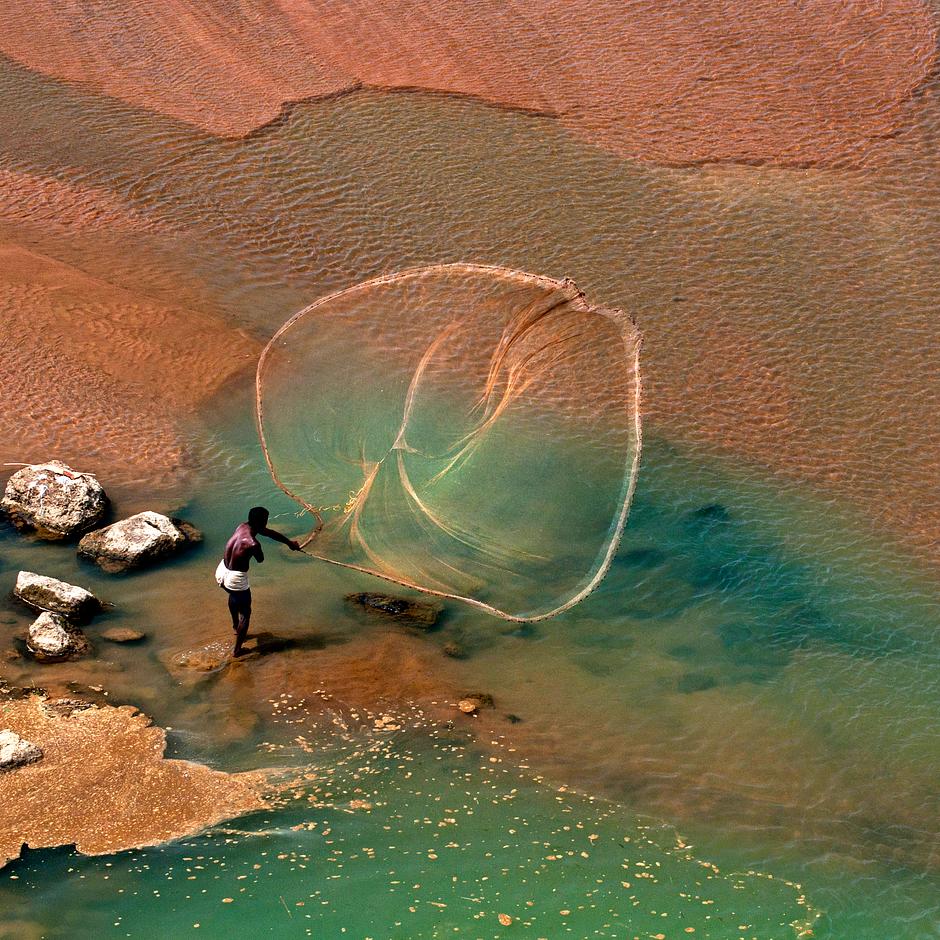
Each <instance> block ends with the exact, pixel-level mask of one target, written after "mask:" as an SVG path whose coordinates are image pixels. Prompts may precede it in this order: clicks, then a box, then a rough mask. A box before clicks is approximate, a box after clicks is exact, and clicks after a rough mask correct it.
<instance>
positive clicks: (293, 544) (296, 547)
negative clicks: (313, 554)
mask: <svg viewBox="0 0 940 940" xmlns="http://www.w3.org/2000/svg"><path fill="white" fill-rule="evenodd" d="M287 545H288V547H289V548H290V550H291V551H292V552H299V551H300V542H295V541H294V539H289V540H288V542H287Z"/></svg>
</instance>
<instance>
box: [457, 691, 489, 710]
mask: <svg viewBox="0 0 940 940" xmlns="http://www.w3.org/2000/svg"><path fill="white" fill-rule="evenodd" d="M461 698H465V699H469V700H470V701H471V702H476V703H477V708H493V706H494V705H495V704H496V702H495V701H494V700H493V696H492V695H490V693H489V692H464V694H463V695H462V696H461Z"/></svg>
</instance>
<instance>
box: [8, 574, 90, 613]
mask: <svg viewBox="0 0 940 940" xmlns="http://www.w3.org/2000/svg"><path fill="white" fill-rule="evenodd" d="M13 595H14V596H15V597H17V598H19V599H20V600H21V601H23V603H24V604H28V605H29V606H30V607H34V608H36V609H37V610H51V611H52V612H53V613H56V614H62V615H63V616H64V617H68V618H69V619H70V620H75V621H78V622H82V621H85V620H88V619H90V618H91V617H92V616H93V615H94V614H95V613H96V612H97V611H99V610H100V609H101V601H99V600H98V598H97V597H95V595H94V594H92V593H91V591H86V590H85V588H82V587H78V585H76V584H69V583H68V582H66V581H58V580H56V579H55V578H48V577H46V576H45V575H41V574H36V573H34V572H32V571H21V572H20V573H19V574H18V575H17V576H16V586H15V587H14V588H13Z"/></svg>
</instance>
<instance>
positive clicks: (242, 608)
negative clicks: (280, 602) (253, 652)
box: [232, 591, 251, 656]
mask: <svg viewBox="0 0 940 940" xmlns="http://www.w3.org/2000/svg"><path fill="white" fill-rule="evenodd" d="M233 596H237V597H238V626H237V628H236V630H235V648H234V649H233V650H232V655H233V656H237V655H238V654H239V653H240V652H241V649H242V643H244V642H245V637H247V636H248V623H249V621H250V620H251V591H237V592H236V593H235V594H234V595H233Z"/></svg>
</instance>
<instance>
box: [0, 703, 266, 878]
mask: <svg viewBox="0 0 940 940" xmlns="http://www.w3.org/2000/svg"><path fill="white" fill-rule="evenodd" d="M2 701H3V706H2V711H3V718H2V723H3V727H4V728H9V729H11V730H13V731H15V732H16V733H17V734H19V735H21V736H22V737H23V738H25V739H26V740H28V741H30V742H31V743H33V744H35V745H37V746H38V747H39V748H40V749H41V750H42V751H43V757H42V759H41V760H40V761H38V762H36V763H33V764H29V765H27V766H25V767H21V768H19V769H17V770H14V771H9V772H7V773H6V774H5V775H4V777H3V780H2V783H3V801H2V804H0V864H4V863H6V862H7V861H9V860H12V859H15V858H18V857H19V854H20V849H21V847H22V845H23V843H26V844H28V845H29V846H30V847H31V848H34V849H35V848H44V847H48V846H57V845H71V844H73V843H74V844H75V846H76V848H77V849H78V850H79V851H80V852H84V853H86V854H89V855H100V854H104V853H110V852H119V851H122V850H124V849H130V848H137V847H139V846H144V845H154V844H156V843H159V842H163V841H166V840H167V839H176V838H181V837H183V836H186V835H189V834H192V833H195V832H199V831H200V830H202V829H204V828H206V827H207V826H211V825H212V824H214V823H216V822H220V821H221V820H223V819H226V818H230V817H232V816H237V815H240V814H242V813H248V812H251V811H252V810H256V809H261V808H263V807H264V805H265V804H264V802H263V801H262V799H261V790H262V785H263V778H262V776H261V775H260V774H257V773H245V774H228V773H222V772H220V771H216V770H210V769H209V768H208V767H204V766H203V765H201V764H194V763H192V762H190V761H180V760H165V759H164V758H163V751H164V748H165V746H166V735H165V733H164V731H163V729H162V728H157V727H155V726H154V725H152V724H151V723H150V719H149V718H147V717H146V716H145V715H142V714H140V713H139V712H138V711H137V710H136V709H135V708H132V707H131V706H124V707H122V708H113V707H111V706H110V705H103V706H97V705H92V706H91V707H87V708H85V707H79V708H77V709H76V710H74V711H71V713H69V709H68V708H66V709H65V710H64V711H63V710H61V709H60V710H57V709H55V708H52V707H50V704H49V703H50V702H51V701H52V700H47V699H45V698H44V697H43V696H41V695H29V696H25V697H7V696H4V697H3V700H2Z"/></svg>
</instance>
